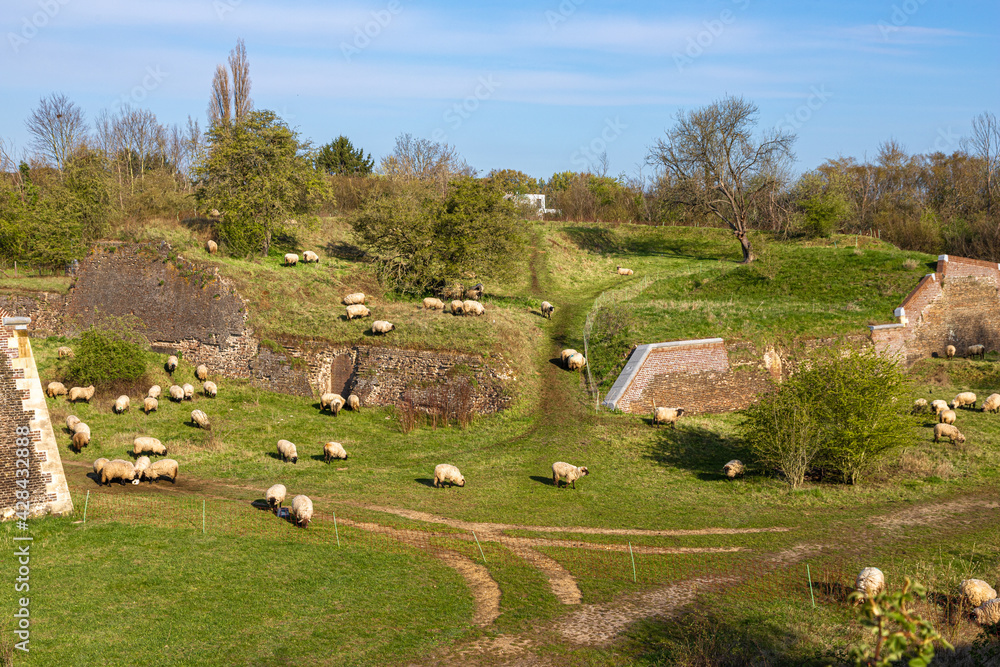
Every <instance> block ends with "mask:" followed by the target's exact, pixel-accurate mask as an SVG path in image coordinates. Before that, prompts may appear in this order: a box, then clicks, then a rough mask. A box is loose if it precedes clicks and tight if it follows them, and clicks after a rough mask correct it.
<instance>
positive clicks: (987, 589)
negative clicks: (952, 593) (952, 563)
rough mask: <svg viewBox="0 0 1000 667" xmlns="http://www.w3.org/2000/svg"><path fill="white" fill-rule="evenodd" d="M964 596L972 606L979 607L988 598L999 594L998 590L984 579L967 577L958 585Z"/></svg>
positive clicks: (990, 598)
mask: <svg viewBox="0 0 1000 667" xmlns="http://www.w3.org/2000/svg"><path fill="white" fill-rule="evenodd" d="M958 590H959V591H961V593H962V597H963V598H965V599H966V600H967V601H968V602H969V606H970V607H978V606H979V605H981V604H982V603H984V602H986V601H987V600H993V599H994V598H996V596H997V592H996V590H994V589H993V587H992V586H990V585H989V584H988V583H986V582H985V581H983V580H982V579H965V580H963V581H962V583H961V584H959V585H958Z"/></svg>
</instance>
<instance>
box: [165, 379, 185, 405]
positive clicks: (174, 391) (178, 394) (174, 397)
mask: <svg viewBox="0 0 1000 667" xmlns="http://www.w3.org/2000/svg"><path fill="white" fill-rule="evenodd" d="M167 393H168V394H170V400H171V401H174V402H176V403H180V402H181V401H183V400H184V389H183V388H181V387H178V386H177V385H175V384H172V385H170V389H168V390H167Z"/></svg>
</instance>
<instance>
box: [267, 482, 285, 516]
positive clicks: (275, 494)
mask: <svg viewBox="0 0 1000 667" xmlns="http://www.w3.org/2000/svg"><path fill="white" fill-rule="evenodd" d="M287 493H288V489H286V488H285V485H284V484H275V485H274V486H272V487H271V488H269V489H268V490H267V491H265V492H264V498H266V499H267V505H268V507H270V508H271V511H272V512H274V513H275V514H277V513H278V510H279V509H280V508H281V504H282V503H283V502H285V495H286V494H287Z"/></svg>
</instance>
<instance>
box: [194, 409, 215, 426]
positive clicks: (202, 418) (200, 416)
mask: <svg viewBox="0 0 1000 667" xmlns="http://www.w3.org/2000/svg"><path fill="white" fill-rule="evenodd" d="M191 421H193V422H194V423H195V424H197V425H198V426H200V427H201V428H203V429H205V430H206V431H211V430H212V424H211V422H209V421H208V415H206V414H205V413H204V412H202V411H201V410H192V411H191Z"/></svg>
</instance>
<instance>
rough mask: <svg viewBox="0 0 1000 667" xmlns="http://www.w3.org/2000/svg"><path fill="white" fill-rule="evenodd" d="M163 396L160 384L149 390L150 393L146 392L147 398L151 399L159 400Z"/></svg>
mask: <svg viewBox="0 0 1000 667" xmlns="http://www.w3.org/2000/svg"><path fill="white" fill-rule="evenodd" d="M161 394H163V390H162V389H160V385H158V384H154V385H153V386H152V387H150V388H149V391H147V392H146V396H149V397H150V398H159V397H160V395H161Z"/></svg>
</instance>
